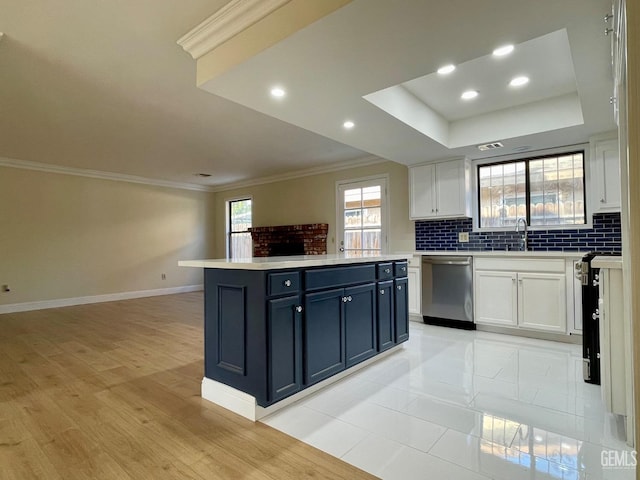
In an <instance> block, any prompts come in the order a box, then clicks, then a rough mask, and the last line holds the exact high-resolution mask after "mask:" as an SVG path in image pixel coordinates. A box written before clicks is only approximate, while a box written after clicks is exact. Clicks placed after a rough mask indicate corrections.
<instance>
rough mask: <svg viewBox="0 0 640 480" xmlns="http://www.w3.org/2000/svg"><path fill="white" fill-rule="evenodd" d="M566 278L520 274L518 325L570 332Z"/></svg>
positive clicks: (552, 275) (555, 274) (551, 275)
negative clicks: (568, 328) (568, 330)
mask: <svg viewBox="0 0 640 480" xmlns="http://www.w3.org/2000/svg"><path fill="white" fill-rule="evenodd" d="M566 317H567V295H566V292H565V276H564V274H559V273H518V325H519V326H521V327H525V328H531V329H534V330H547V331H551V332H559V333H564V332H565V331H566V330H567V318H566Z"/></svg>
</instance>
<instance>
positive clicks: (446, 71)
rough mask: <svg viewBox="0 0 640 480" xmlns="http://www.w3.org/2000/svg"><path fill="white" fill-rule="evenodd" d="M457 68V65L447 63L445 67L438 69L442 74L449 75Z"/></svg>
mask: <svg viewBox="0 0 640 480" xmlns="http://www.w3.org/2000/svg"><path fill="white" fill-rule="evenodd" d="M455 69H456V66H455V65H445V66H444V67H440V68H439V69H438V73H439V74H440V75H448V74H449V73H451V72H453V71H454V70H455Z"/></svg>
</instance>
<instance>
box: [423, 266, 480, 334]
mask: <svg viewBox="0 0 640 480" xmlns="http://www.w3.org/2000/svg"><path fill="white" fill-rule="evenodd" d="M422 316H423V319H424V323H428V324H431V325H441V326H445V327H455V328H464V329H467V330H475V328H476V325H475V323H473V257H463V256H450V257H445V256H432V257H430V256H424V257H422Z"/></svg>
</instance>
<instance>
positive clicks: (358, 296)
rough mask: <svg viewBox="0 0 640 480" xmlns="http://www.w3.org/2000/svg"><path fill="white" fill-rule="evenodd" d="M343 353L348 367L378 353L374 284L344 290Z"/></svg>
mask: <svg viewBox="0 0 640 480" xmlns="http://www.w3.org/2000/svg"><path fill="white" fill-rule="evenodd" d="M344 294H345V297H346V298H347V302H346V303H345V310H344V313H345V316H344V328H345V351H346V355H347V358H346V366H347V367H350V366H352V365H355V364H356V363H359V362H361V361H363V360H366V359H367V358H370V357H372V356H374V355H375V354H376V352H377V351H378V345H377V333H378V332H377V328H376V326H377V322H376V284H375V283H368V284H366V285H360V286H357V287H350V288H346V289H345V291H344Z"/></svg>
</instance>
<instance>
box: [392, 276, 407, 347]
mask: <svg viewBox="0 0 640 480" xmlns="http://www.w3.org/2000/svg"><path fill="white" fill-rule="evenodd" d="M393 282H394V289H393V291H394V295H393V303H394V305H393V310H394V320H395V334H396V343H401V342H404V341H405V340H408V339H409V310H408V308H409V295H408V289H409V280H408V279H407V277H404V278H397V279H395V280H394V281H393Z"/></svg>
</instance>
